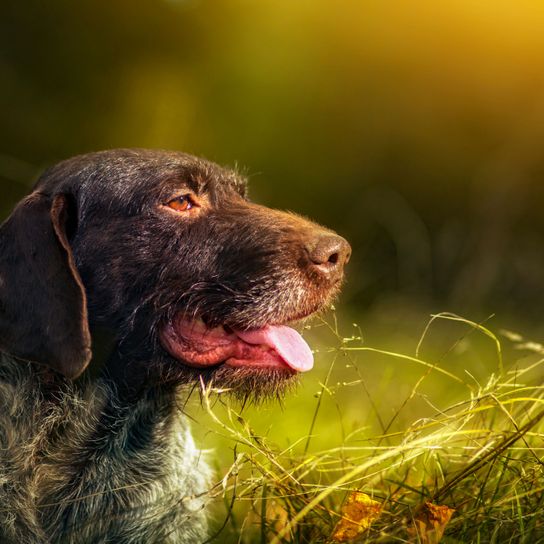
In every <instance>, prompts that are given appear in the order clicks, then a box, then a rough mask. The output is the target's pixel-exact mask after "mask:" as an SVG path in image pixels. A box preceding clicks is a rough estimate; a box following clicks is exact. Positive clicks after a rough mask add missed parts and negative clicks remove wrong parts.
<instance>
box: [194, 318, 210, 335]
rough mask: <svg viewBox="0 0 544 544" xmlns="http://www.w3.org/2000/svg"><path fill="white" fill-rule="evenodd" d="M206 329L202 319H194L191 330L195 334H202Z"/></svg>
mask: <svg viewBox="0 0 544 544" xmlns="http://www.w3.org/2000/svg"><path fill="white" fill-rule="evenodd" d="M206 329H207V327H206V324H205V323H204V321H202V319H200V318H199V319H195V321H194V323H193V330H195V331H197V332H204V331H205V330H206Z"/></svg>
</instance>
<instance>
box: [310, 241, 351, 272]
mask: <svg viewBox="0 0 544 544" xmlns="http://www.w3.org/2000/svg"><path fill="white" fill-rule="evenodd" d="M306 249H307V250H308V256H309V257H310V264H311V265H313V266H314V267H315V268H317V269H319V271H320V272H322V273H324V274H327V275H329V276H334V275H339V274H341V273H342V269H343V267H344V265H345V264H346V263H347V261H348V260H349V257H350V255H351V247H350V245H349V244H348V242H347V241H346V240H344V238H342V237H341V236H337V235H336V234H330V233H326V234H319V235H318V236H317V237H316V238H314V239H313V240H312V241H311V242H309V243H308V244H307V246H306Z"/></svg>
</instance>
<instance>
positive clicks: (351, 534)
mask: <svg viewBox="0 0 544 544" xmlns="http://www.w3.org/2000/svg"><path fill="white" fill-rule="evenodd" d="M382 508H383V506H382V504H380V503H379V502H377V501H375V500H373V499H371V498H370V497H369V496H368V495H367V494H366V493H361V492H359V491H354V492H353V493H351V495H350V496H349V497H348V498H347V500H346V502H345V504H344V506H343V507H342V519H341V520H340V521H339V522H338V523H337V525H336V528H335V529H334V534H333V536H332V539H333V541H334V542H349V541H351V540H353V539H355V538H356V537H357V536H359V535H360V534H361V533H362V532H364V531H366V530H367V529H368V528H369V527H370V525H371V524H372V522H373V521H374V520H375V519H377V518H378V517H379V516H380V514H381V512H382Z"/></svg>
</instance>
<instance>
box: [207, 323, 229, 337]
mask: <svg viewBox="0 0 544 544" xmlns="http://www.w3.org/2000/svg"><path fill="white" fill-rule="evenodd" d="M208 334H211V335H212V336H225V335H226V334H227V332H226V331H225V328H224V327H223V326H222V325H219V326H218V327H214V328H213V329H210V330H209V331H208Z"/></svg>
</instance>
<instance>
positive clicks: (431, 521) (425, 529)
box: [410, 502, 455, 544]
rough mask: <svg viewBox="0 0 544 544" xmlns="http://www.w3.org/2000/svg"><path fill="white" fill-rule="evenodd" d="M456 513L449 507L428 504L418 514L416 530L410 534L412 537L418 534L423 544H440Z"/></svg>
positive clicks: (415, 522) (415, 519) (415, 521)
mask: <svg viewBox="0 0 544 544" xmlns="http://www.w3.org/2000/svg"><path fill="white" fill-rule="evenodd" d="M454 512H455V510H454V509H453V508H450V507H449V506H438V505H436V504H433V503H432V502H426V503H425V504H424V505H423V506H422V507H421V508H420V509H419V511H418V512H417V514H416V516H415V518H414V525H415V528H413V529H411V530H410V533H411V534H412V536H416V534H417V536H418V537H419V542H420V543H421V544H438V543H439V542H440V540H442V537H443V536H444V531H445V530H446V525H447V524H448V523H449V522H450V519H451V517H452V516H453V513H454Z"/></svg>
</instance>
